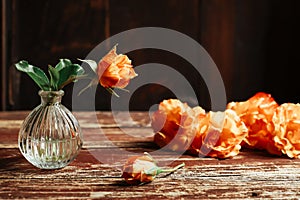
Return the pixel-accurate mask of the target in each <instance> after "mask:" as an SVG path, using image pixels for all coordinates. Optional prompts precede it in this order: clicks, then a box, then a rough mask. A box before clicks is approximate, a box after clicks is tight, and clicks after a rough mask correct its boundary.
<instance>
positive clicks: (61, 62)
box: [55, 59, 72, 71]
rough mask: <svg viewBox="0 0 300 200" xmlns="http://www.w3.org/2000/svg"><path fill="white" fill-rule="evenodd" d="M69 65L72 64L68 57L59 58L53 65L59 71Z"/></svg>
mask: <svg viewBox="0 0 300 200" xmlns="http://www.w3.org/2000/svg"><path fill="white" fill-rule="evenodd" d="M69 65H72V62H71V61H70V60H69V59H59V63H58V64H57V65H56V66H55V68H56V70H57V71H60V70H62V69H63V68H65V67H66V66H69Z"/></svg>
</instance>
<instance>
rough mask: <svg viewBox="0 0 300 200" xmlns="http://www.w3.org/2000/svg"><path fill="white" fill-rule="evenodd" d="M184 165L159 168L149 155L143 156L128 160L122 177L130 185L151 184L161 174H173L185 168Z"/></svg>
mask: <svg viewBox="0 0 300 200" xmlns="http://www.w3.org/2000/svg"><path fill="white" fill-rule="evenodd" d="M184 165H185V164H184V163H182V164H180V165H177V166H176V167H174V168H163V167H158V166H157V164H156V162H155V160H154V159H153V158H152V156H151V155H150V154H149V153H146V152H145V153H144V155H143V156H133V157H130V158H128V160H127V161H126V163H125V164H124V166H123V174H122V177H123V178H124V179H125V181H126V182H127V183H128V184H131V185H136V184H141V183H149V182H151V181H153V180H154V179H155V177H156V176H157V175H158V174H160V173H172V172H174V171H176V170H177V169H179V168H181V167H184Z"/></svg>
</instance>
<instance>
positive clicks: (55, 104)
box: [18, 90, 82, 169]
mask: <svg viewBox="0 0 300 200" xmlns="http://www.w3.org/2000/svg"><path fill="white" fill-rule="evenodd" d="M39 95H40V96H41V104H40V105H39V106H37V107H36V108H35V109H34V110H33V111H32V112H31V113H30V114H29V115H28V116H27V117H26V119H25V120H24V122H23V124H22V126H21V129H20V132H19V138H18V144H19V149H20V151H21V153H22V154H23V155H24V157H25V158H26V159H27V160H28V161H29V162H30V163H31V164H33V165H34V166H36V167H38V168H41V169H58V168H62V167H65V166H66V165H68V164H69V163H70V162H71V161H73V160H74V159H75V158H76V156H77V154H78V153H79V151H80V149H81V147H82V134H81V128H80V126H79V123H78V121H77V119H76V118H75V117H74V115H73V114H72V113H71V112H70V111H69V110H68V109H67V108H66V107H65V106H63V105H62V104H61V99H62V96H63V95H64V91H62V90H60V91H43V90H41V91H39Z"/></svg>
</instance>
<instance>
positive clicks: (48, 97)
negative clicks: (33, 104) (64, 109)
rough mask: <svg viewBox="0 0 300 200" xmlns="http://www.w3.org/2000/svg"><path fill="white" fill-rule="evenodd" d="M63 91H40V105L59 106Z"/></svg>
mask: <svg viewBox="0 0 300 200" xmlns="http://www.w3.org/2000/svg"><path fill="white" fill-rule="evenodd" d="M64 94H65V93H64V91H63V90H59V91H44V90H40V91H39V95H40V96H41V103H42V105H53V104H60V103H61V99H62V96H63V95H64Z"/></svg>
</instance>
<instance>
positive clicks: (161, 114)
mask: <svg viewBox="0 0 300 200" xmlns="http://www.w3.org/2000/svg"><path fill="white" fill-rule="evenodd" d="M152 128H153V130H154V132H155V136H154V141H155V143H156V144H158V145H159V146H160V147H165V148H167V149H170V150H173V151H182V152H185V151H187V152H189V153H191V154H193V155H199V156H210V157H217V158H228V157H232V156H235V155H237V154H238V153H239V150H240V149H241V147H242V146H246V147H250V148H256V149H264V150H267V151H268V152H269V153H271V154H276V155H281V154H286V155H287V156H289V157H290V158H300V104H292V103H285V104H282V105H278V104H277V103H276V101H275V100H274V99H273V98H272V97H271V95H270V94H266V93H263V92H259V93H257V94H256V95H254V96H253V97H251V98H250V99H248V100H247V101H244V102H231V103H229V104H228V105H227V108H226V110H225V111H224V112H212V111H210V112H207V113H206V112H205V111H204V110H203V109H202V108H201V107H199V106H197V107H194V108H191V107H189V106H188V105H187V104H186V103H182V102H181V101H179V100H177V99H169V100H164V101H163V102H161V103H160V105H159V108H158V110H157V111H156V112H155V113H154V114H153V116H152Z"/></svg>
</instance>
